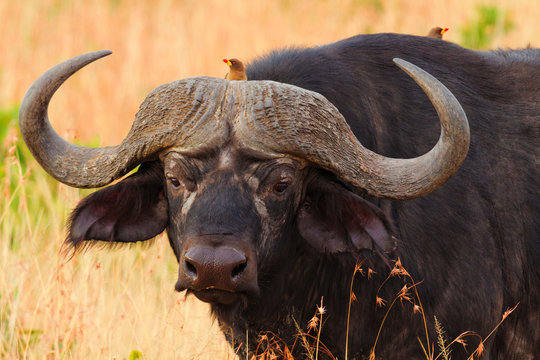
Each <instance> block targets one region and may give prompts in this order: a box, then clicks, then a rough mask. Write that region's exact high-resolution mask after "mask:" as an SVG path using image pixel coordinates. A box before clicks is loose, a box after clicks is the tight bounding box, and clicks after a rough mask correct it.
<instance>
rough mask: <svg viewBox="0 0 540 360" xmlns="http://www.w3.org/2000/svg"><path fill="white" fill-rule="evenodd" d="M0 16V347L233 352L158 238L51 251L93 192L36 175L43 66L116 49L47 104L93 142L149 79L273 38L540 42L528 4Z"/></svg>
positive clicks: (533, 0) (15, 11)
mask: <svg viewBox="0 0 540 360" xmlns="http://www.w3.org/2000/svg"><path fill="white" fill-rule="evenodd" d="M0 18H1V19H2V20H1V21H0V147H1V148H0V150H1V151H0V177H1V184H0V186H1V194H0V358H1V359H119V360H120V359H135V358H138V357H140V358H143V357H144V358H146V359H232V358H235V354H234V351H233V350H231V349H230V348H229V346H228V344H227V343H226V342H225V340H224V338H223V336H222V335H221V333H220V332H219V329H218V327H217V324H215V323H214V322H213V321H212V319H211V318H210V316H209V312H208V307H207V305H205V304H202V303H201V302H198V301H196V300H195V299H193V298H187V299H186V298H185V297H184V295H183V294H178V293H175V292H174V289H173V287H174V283H175V281H176V277H177V276H176V273H177V264H176V260H175V259H174V256H173V254H172V251H171V250H170V249H169V245H168V241H167V239H166V238H165V237H164V236H160V237H158V238H157V239H155V240H154V241H152V243H151V245H149V246H146V245H135V246H131V247H128V248H124V249H116V250H113V251H106V250H99V249H93V250H90V251H88V252H86V253H84V254H79V255H77V256H76V257H74V258H73V259H71V260H68V259H67V258H65V257H64V256H62V255H61V254H60V248H61V244H62V242H63V238H64V235H65V228H64V225H65V220H66V219H67V217H68V215H69V212H70V210H71V209H72V208H73V207H74V206H75V204H76V203H77V201H78V200H79V199H81V197H83V196H85V195H86V194H88V193H89V191H88V190H77V189H71V188H68V187H66V186H64V185H61V184H58V183H57V182H56V181H54V180H53V179H51V178H50V177H49V176H48V175H46V174H45V173H44V172H43V171H42V170H41V168H40V167H39V166H38V165H37V163H36V162H35V161H34V160H33V158H32V157H31V156H30V154H29V152H28V150H27V149H26V146H25V145H24V143H23V142H22V140H21V138H20V136H19V134H18V124H17V117H18V114H17V113H18V107H19V105H20V102H21V100H22V98H23V96H24V93H25V91H26V90H27V89H28V87H29V86H30V85H31V84H32V82H33V81H34V80H35V79H36V78H37V77H38V76H39V75H41V74H42V73H43V72H44V71H46V70H47V69H48V68H50V67H52V66H53V65H55V64H57V63H59V62H61V61H63V60H66V59H68V58H70V57H73V56H75V55H79V54H82V53H86V52H90V51H95V50H103V49H109V50H112V51H113V55H111V56H109V57H106V58H105V59H102V60H99V61H98V62H96V63H94V64H92V65H90V66H89V67H87V68H85V69H84V70H82V71H80V72H79V73H78V74H76V75H75V76H74V77H73V78H71V79H70V80H68V82H67V83H66V84H65V85H64V86H62V88H61V89H60V90H59V91H58V93H57V94H56V95H55V97H54V98H53V100H52V102H51V106H50V111H49V114H50V118H51V122H52V124H53V126H54V127H55V128H56V129H57V131H58V132H59V133H60V134H61V135H62V136H63V137H64V138H66V139H68V140H70V141H73V142H76V143H79V144H83V145H87V146H94V145H115V144H117V143H118V142H120V141H121V139H122V138H123V137H124V136H125V135H126V134H127V132H128V130H129V127H130V125H131V122H132V120H133V118H134V115H135V113H136V112H137V110H138V106H139V104H140V103H141V102H142V100H143V99H144V97H145V96H146V95H147V94H148V93H149V92H150V90H152V89H153V88H154V87H156V86H158V85H160V84H163V83H166V82H170V81H173V80H177V79H181V78H185V77H190V76H199V75H208V76H215V77H223V76H224V74H225V73H226V72H227V71H228V69H227V67H226V65H225V64H223V62H222V61H221V59H223V58H229V57H237V58H240V59H242V60H245V61H248V62H249V60H251V59H254V58H255V57H257V56H260V55H263V54H264V53H266V52H268V51H270V50H272V49H275V48H280V47H286V46H292V45H306V46H312V45H318V44H325V43H329V42H333V41H337V40H340V39H343V38H346V37H349V36H353V35H355V34H359V33H376V32H397V33H407V34H415V35H425V34H426V33H427V32H428V30H429V29H430V28H432V27H434V26H441V27H448V28H450V31H449V32H448V33H446V34H445V39H446V40H448V41H452V42H455V43H458V44H460V45H462V46H466V47H471V48H478V49H492V48H497V47H502V48H509V47H511V48H523V47H526V46H529V45H530V46H533V47H540V21H539V19H540V2H539V1H537V0H508V1H503V0H500V1H480V0H442V1H432V0H429V1H427V0H294V1H293V0H275V1H247V0H229V1H218V0H163V1H150V0H147V1H143V0H140V1H130V0H94V1H78V0H17V1H12V0H0ZM441 61H444V59H441ZM66 166H70V164H66ZM314 309H315V304H314ZM328 311H330V312H331V309H328ZM300 325H301V326H305V325H306V324H300ZM464 330H466V329H464ZM323 331H324V330H323Z"/></svg>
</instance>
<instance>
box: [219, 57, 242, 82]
mask: <svg viewBox="0 0 540 360" xmlns="http://www.w3.org/2000/svg"><path fill="white" fill-rule="evenodd" d="M223 62H224V63H225V64H227V65H229V68H230V69H229V72H228V73H227V75H225V79H228V80H247V76H246V71H245V68H244V63H243V62H241V61H240V60H238V59H223Z"/></svg>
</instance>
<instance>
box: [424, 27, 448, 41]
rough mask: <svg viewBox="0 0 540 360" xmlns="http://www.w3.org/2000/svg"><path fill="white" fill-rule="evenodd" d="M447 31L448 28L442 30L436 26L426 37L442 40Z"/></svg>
mask: <svg viewBox="0 0 540 360" xmlns="http://www.w3.org/2000/svg"><path fill="white" fill-rule="evenodd" d="M447 31H448V28H444V29H443V28H442V27H439V26H437V27H434V28H433V29H431V30H429V32H428V34H427V35H426V36H428V37H432V38H435V39H440V40H442V37H443V34H444V33H445V32H447Z"/></svg>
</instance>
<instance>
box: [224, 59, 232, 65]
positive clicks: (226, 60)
mask: <svg viewBox="0 0 540 360" xmlns="http://www.w3.org/2000/svg"><path fill="white" fill-rule="evenodd" d="M223 62H224V63H225V64H227V65H229V66H232V63H231V62H230V61H229V59H223Z"/></svg>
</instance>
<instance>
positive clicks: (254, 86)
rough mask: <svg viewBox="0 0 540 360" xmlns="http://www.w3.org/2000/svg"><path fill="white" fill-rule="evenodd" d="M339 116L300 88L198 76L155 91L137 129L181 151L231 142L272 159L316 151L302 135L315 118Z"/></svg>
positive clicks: (139, 115) (143, 108)
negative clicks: (305, 150)
mask: <svg viewBox="0 0 540 360" xmlns="http://www.w3.org/2000/svg"><path fill="white" fill-rule="evenodd" d="M334 113H337V114H339V113H338V112H337V110H336V109H335V108H334V107H333V106H332V105H331V104H330V103H329V102H328V101H327V100H326V99H325V98H324V97H323V96H321V95H319V94H317V93H314V92H311V91H308V90H304V89H301V88H298V87H296V86H292V85H287V84H282V83H277V82H273V81H229V80H224V79H216V78H209V77H197V78H190V79H183V80H179V81H176V82H172V83H169V84H165V85H162V86H160V87H158V88H156V89H154V90H153V91H152V92H151V93H150V94H149V95H148V97H147V98H146V99H145V101H144V102H143V103H142V105H141V107H140V110H139V112H138V113H137V119H136V123H137V125H134V127H142V128H144V130H143V131H146V132H148V131H152V132H156V134H158V135H157V136H162V137H163V138H164V141H163V142H164V143H167V144H171V145H172V146H174V147H175V148H177V149H178V150H181V149H183V150H184V151H188V152H196V151H207V150H209V148H214V149H216V148H218V149H219V148H220V147H222V146H223V145H224V144H225V143H230V142H231V141H232V142H234V143H237V144H238V146H239V147H241V148H245V149H251V150H252V151H255V152H260V153H263V154H265V155H266V156H272V157H273V156H284V155H286V154H288V155H294V154H293V153H294V152H298V149H299V148H302V147H307V146H312V144H298V139H299V136H298V135H299V133H301V132H305V131H306V124H309V123H311V122H312V121H313V119H318V118H322V117H331V116H335V115H336V114H334ZM323 126H324V122H323ZM160 130H161V132H162V133H163V135H159V132H160ZM328 130H329V133H333V131H332V130H333V129H328Z"/></svg>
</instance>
